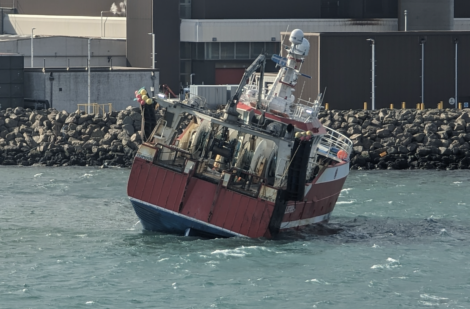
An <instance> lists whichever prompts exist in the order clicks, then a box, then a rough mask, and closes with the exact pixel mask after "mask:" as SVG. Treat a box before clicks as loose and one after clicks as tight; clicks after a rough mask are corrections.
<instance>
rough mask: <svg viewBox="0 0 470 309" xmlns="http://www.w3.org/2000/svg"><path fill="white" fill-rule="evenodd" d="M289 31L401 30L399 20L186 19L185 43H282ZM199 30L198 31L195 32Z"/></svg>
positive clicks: (183, 24) (183, 38) (183, 25)
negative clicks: (284, 33)
mask: <svg viewBox="0 0 470 309" xmlns="http://www.w3.org/2000/svg"><path fill="white" fill-rule="evenodd" d="M287 28H289V29H290V30H293V29H296V28H298V29H302V30H303V31H304V32H305V33H308V32H310V33H319V32H322V33H323V32H390V31H396V30H397V28H398V20H397V19H370V20H353V19H309V20H307V19H277V20H276V19H269V20H263V19H260V20H254V19H244V20H192V19H191V20H190V19H186V20H183V21H182V23H181V41H183V42H212V39H213V38H214V37H215V38H217V41H218V42H270V41H271V39H272V38H273V37H274V38H275V39H276V41H277V42H280V36H279V33H280V32H284V31H286V29H287ZM196 30H198V31H196Z"/></svg>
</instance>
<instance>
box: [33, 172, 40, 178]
mask: <svg viewBox="0 0 470 309" xmlns="http://www.w3.org/2000/svg"><path fill="white" fill-rule="evenodd" d="M41 176H42V173H39V174H36V175H34V176H33V177H34V178H36V177H41Z"/></svg>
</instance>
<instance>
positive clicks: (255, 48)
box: [250, 43, 264, 59]
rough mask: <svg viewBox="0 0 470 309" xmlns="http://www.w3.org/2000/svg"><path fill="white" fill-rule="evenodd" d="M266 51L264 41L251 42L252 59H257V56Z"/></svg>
mask: <svg viewBox="0 0 470 309" xmlns="http://www.w3.org/2000/svg"><path fill="white" fill-rule="evenodd" d="M262 51H264V43H251V55H250V58H251V59H255V58H256V57H258V56H259V54H261V52H262Z"/></svg>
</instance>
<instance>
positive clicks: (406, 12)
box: [404, 10, 408, 32]
mask: <svg viewBox="0 0 470 309" xmlns="http://www.w3.org/2000/svg"><path fill="white" fill-rule="evenodd" d="M404 14H405V32H406V31H408V11H407V10H405V12H404Z"/></svg>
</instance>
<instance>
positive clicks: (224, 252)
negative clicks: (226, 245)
mask: <svg viewBox="0 0 470 309" xmlns="http://www.w3.org/2000/svg"><path fill="white" fill-rule="evenodd" d="M211 254H222V255H224V256H235V257H244V256H246V255H247V252H245V251H243V250H241V249H238V248H237V249H225V250H215V251H213V252H211Z"/></svg>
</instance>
